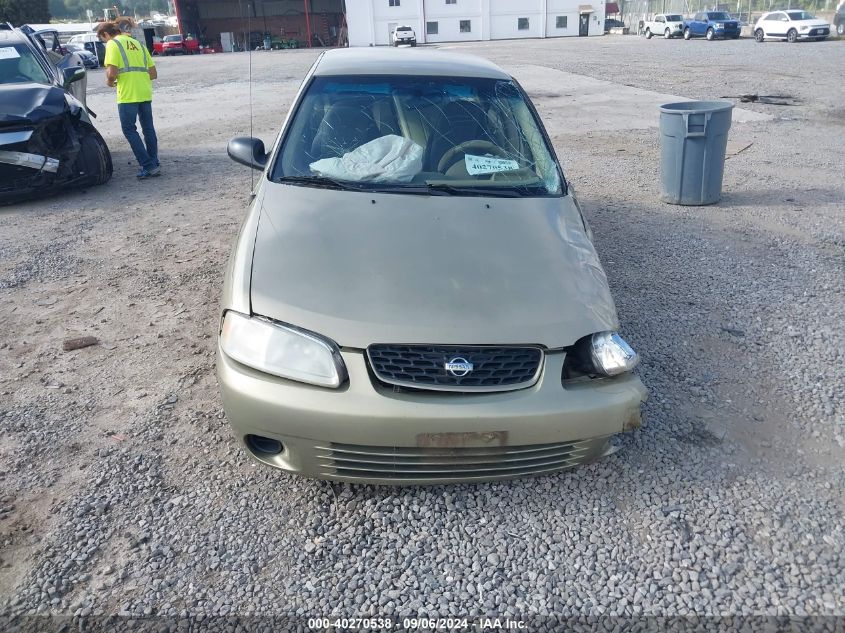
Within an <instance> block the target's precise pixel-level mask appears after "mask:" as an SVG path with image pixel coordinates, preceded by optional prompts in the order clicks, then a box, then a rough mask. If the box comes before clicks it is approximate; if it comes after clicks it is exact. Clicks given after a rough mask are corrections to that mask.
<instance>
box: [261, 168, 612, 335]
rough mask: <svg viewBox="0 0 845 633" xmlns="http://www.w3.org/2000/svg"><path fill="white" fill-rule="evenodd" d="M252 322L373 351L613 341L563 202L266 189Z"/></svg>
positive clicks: (598, 288)
mask: <svg viewBox="0 0 845 633" xmlns="http://www.w3.org/2000/svg"><path fill="white" fill-rule="evenodd" d="M250 298H251V301H252V310H253V312H254V313H256V314H261V315H264V316H267V317H270V318H273V319H276V320H279V321H283V322H285V323H289V324H292V325H296V326H299V327H302V328H305V329H308V330H311V331H314V332H317V333H319V334H322V335H324V336H328V337H329V338H331V339H332V340H334V341H335V342H337V343H338V344H339V345H340V346H342V347H353V348H365V347H367V346H368V345H370V344H373V343H408V344H411V343H429V344H435V343H437V344H454V345H470V344H476V345H482V344H489V345H493V344H498V345H502V344H538V345H543V346H546V347H548V348H559V347H564V346H567V345H571V344H572V343H574V342H575V341H577V340H578V339H579V338H581V337H582V336H585V335H587V334H591V333H593V332H597V331H604V330H615V329H617V328H618V321H617V316H616V308H615V306H614V304H613V299H612V298H611V296H610V290H609V288H608V285H607V278H606V276H605V273H604V270H603V268H602V266H601V263H600V262H599V259H598V256H597V254H596V252H595V250H594V248H593V245H592V243H591V242H590V240H589V239H588V238H587V236H586V234H585V232H584V226H583V223H582V220H581V216H580V213H579V211H578V209H577V207H576V205H575V203H574V200H573V198H572V197H571V196H566V197H564V198H519V199H513V198H504V199H503V198H477V197H459V196H416V195H399V194H372V193H364V192H349V191H336V190H325V189H314V188H309V187H298V186H291V185H280V184H276V183H270V182H266V183H265V190H264V197H263V207H262V210H261V217H260V219H259V224H258V229H257V233H256V241H255V248H254V254H253V265H252V280H251V297H250Z"/></svg>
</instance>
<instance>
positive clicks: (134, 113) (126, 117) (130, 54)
mask: <svg viewBox="0 0 845 633" xmlns="http://www.w3.org/2000/svg"><path fill="white" fill-rule="evenodd" d="M97 36H98V37H99V38H100V41H102V42H105V43H106V56H105V59H104V60H103V63H104V65H105V67H106V85H108V86H109V87H114V86H117V113H118V115H119V116H120V127H121V128H122V129H123V135H124V136H125V137H126V140H127V141H129V146H130V147H131V148H132V152H133V153H134V154H135V158H136V159H137V160H138V164H140V165H141V169H140V171H138V178H139V179H141V180H143V179H145V178H150V177H153V176H159V175H161V166H160V165H159V162H158V138H157V137H156V131H155V128H154V127H153V106H152V100H153V82H152V80H153V79H155V78H156V77H158V71H156V67H155V64H154V63H153V58H152V56H151V55H150V52H149V51H148V50H147V47H146V46H144V45H143V44H141V43H140V42H139V41H138V40H136V39H134V38H132V37H130V36H129V35H127V34H126V33H123V32H122V31H121V30H120V29H119V28H118V26H117V25H116V24H114V23H113V22H103V23H102V24H101V25H100V26H98V27H97ZM136 120H140V122H141V131H142V132H143V133H144V140H143V141H142V140H141V137H140V135H139V134H138V129H137V128H136V127H135V121H136Z"/></svg>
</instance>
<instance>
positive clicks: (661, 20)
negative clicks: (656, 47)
mask: <svg viewBox="0 0 845 633" xmlns="http://www.w3.org/2000/svg"><path fill="white" fill-rule="evenodd" d="M683 34H684V16H682V15H678V14H676V13H658V14H657V15H655V16H654V18H653V19H651V20H649V21H648V22H646V23H645V24H644V25H643V35H645V36H646V39H651V38H652V37H653V36H655V35H659V36H662V37H664V38H666V39H667V40H668V39H669V38H670V37H682V36H683Z"/></svg>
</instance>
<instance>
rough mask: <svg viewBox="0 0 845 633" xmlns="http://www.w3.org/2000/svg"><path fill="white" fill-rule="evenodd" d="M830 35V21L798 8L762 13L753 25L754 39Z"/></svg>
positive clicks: (792, 38)
mask: <svg viewBox="0 0 845 633" xmlns="http://www.w3.org/2000/svg"><path fill="white" fill-rule="evenodd" d="M828 35H830V23H829V22H827V21H826V20H819V19H818V18H816V17H815V16H814V15H813V14H812V13H808V12H807V11H801V10H800V9H795V10H787V11H772V12H771V13H764V14H763V15H762V16H761V17H760V19H759V20H757V23H756V24H755V25H754V39H755V40H757V41H758V42H763V41H765V40H767V39H774V40H786V41H787V42H797V41H798V40H823V39H825V38H826V37H827V36H828Z"/></svg>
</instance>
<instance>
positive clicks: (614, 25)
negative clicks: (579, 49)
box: [604, 18, 625, 33]
mask: <svg viewBox="0 0 845 633" xmlns="http://www.w3.org/2000/svg"><path fill="white" fill-rule="evenodd" d="M624 27H625V23H624V22H623V21H622V20H617V19H616V18H605V19H604V32H605V33H608V32H610V29H621V28H624Z"/></svg>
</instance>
